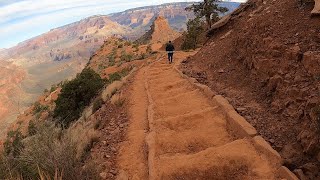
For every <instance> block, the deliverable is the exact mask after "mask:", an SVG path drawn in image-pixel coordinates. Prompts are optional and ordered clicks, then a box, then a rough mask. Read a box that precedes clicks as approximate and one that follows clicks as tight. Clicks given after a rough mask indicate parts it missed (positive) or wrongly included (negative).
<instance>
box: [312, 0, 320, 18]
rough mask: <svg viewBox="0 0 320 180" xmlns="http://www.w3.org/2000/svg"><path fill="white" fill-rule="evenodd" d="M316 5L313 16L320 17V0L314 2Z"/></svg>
mask: <svg viewBox="0 0 320 180" xmlns="http://www.w3.org/2000/svg"><path fill="white" fill-rule="evenodd" d="M314 1H315V4H314V8H313V10H312V11H311V14H312V15H319V14H320V0H314Z"/></svg>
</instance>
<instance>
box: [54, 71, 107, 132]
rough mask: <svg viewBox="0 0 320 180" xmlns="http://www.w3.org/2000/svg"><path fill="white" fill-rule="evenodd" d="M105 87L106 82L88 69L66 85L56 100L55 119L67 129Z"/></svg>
mask: <svg viewBox="0 0 320 180" xmlns="http://www.w3.org/2000/svg"><path fill="white" fill-rule="evenodd" d="M103 86H104V81H103V80H102V79H101V77H100V76H99V75H98V74H97V73H95V72H94V71H93V70H92V69H89V68H86V69H84V70H83V71H82V72H81V73H80V74H78V75H77V77H76V78H75V79H73V80H72V81H69V82H68V83H66V84H65V85H64V86H63V87H62V90H61V94H60V95H59V97H58V99H57V100H56V102H55V103H56V108H55V110H54V117H55V118H57V119H58V122H59V123H60V124H61V125H62V126H65V127H68V126H69V125H70V123H71V122H73V121H74V120H76V119H78V118H79V117H80V115H81V113H82V111H83V110H84V108H85V107H86V106H88V105H89V104H90V102H91V99H92V98H93V97H95V96H96V95H97V94H98V92H99V91H100V90H101V89H102V87H103Z"/></svg>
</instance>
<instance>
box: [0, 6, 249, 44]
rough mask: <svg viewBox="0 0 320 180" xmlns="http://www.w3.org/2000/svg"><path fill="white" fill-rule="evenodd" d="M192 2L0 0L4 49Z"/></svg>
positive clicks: (1, 41)
mask: <svg viewBox="0 0 320 180" xmlns="http://www.w3.org/2000/svg"><path fill="white" fill-rule="evenodd" d="M192 1H195V0H0V48H8V47H11V46H14V45H16V44H17V43H19V42H21V41H23V40H26V39H29V38H31V37H34V36H37V35H40V34H42V33H44V32H47V31H49V30H50V29H52V28H56V27H59V26H62V25H65V24H68V23H72V22H75V21H78V20H80V19H83V18H86V17H88V16H92V15H98V14H109V13H112V12H119V11H123V10H126V9H129V8H134V7H141V6H148V5H157V4H163V3H169V2H192ZM231 1H238V2H239V1H245V0H231Z"/></svg>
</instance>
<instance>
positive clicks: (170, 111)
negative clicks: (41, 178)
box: [118, 52, 280, 180]
mask: <svg viewBox="0 0 320 180" xmlns="http://www.w3.org/2000/svg"><path fill="white" fill-rule="evenodd" d="M193 54H194V52H191V53H190V52H189V53H186V52H177V53H176V54H175V60H176V61H177V62H180V61H182V60H183V59H185V58H187V57H188V56H190V55H193ZM174 66H175V65H174V64H168V63H167V61H166V58H165V56H162V57H161V58H160V59H159V60H156V61H154V62H150V63H149V65H147V66H145V67H143V68H141V69H140V70H139V71H138V72H137V74H136V76H135V78H134V81H133V84H132V85H131V89H130V99H129V100H130V103H129V122H128V123H129V124H128V132H127V137H126V140H125V142H123V143H122V145H121V147H120V151H119V156H118V168H119V169H120V173H119V175H118V178H119V179H121V178H124V177H125V178H126V179H166V180H168V179H190V180H191V179H192V180H194V179H203V180H205V179H239V180H240V179H241V180H243V179H278V177H277V170H278V168H279V166H280V163H279V162H275V161H274V160H271V158H270V157H269V156H267V155H266V154H263V153H262V152H261V151H258V150H257V149H256V147H255V146H254V145H253V141H252V138H236V137H235V136H234V135H233V134H232V133H231V132H230V130H229V129H227V127H226V126H227V125H226V124H227V121H226V118H225V116H224V112H223V111H222V109H221V108H220V106H218V105H217V104H215V103H214V102H212V100H210V99H208V98H207V96H205V95H204V94H203V93H202V92H200V91H199V90H198V89H196V88H195V87H194V86H192V84H191V83H190V82H189V81H188V80H186V79H184V78H182V77H181V76H180V74H179V73H178V72H177V71H176V70H175V69H174Z"/></svg>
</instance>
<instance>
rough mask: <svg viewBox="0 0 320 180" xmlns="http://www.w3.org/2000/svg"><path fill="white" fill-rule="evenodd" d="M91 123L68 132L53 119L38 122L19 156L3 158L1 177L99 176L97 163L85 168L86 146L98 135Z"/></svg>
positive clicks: (26, 139)
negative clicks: (33, 133)
mask: <svg viewBox="0 0 320 180" xmlns="http://www.w3.org/2000/svg"><path fill="white" fill-rule="evenodd" d="M91 124H92V125H91ZM91 124H88V123H83V124H81V123H79V124H78V125H75V126H72V127H70V128H69V129H68V130H65V131H63V130H62V129H61V128H58V127H57V126H56V125H55V124H54V123H52V122H44V123H42V124H37V133H36V134H35V135H33V136H30V137H27V138H25V139H24V140H23V145H24V148H23V149H21V151H20V154H19V155H18V156H2V157H1V158H0V179H59V177H61V176H63V179H70V180H73V179H74V180H77V179H98V178H97V177H98V175H97V174H98V173H97V170H96V169H95V168H94V166H88V167H87V168H83V159H82V158H83V157H84V156H85V151H86V149H87V148H88V147H91V145H92V143H93V142H94V141H96V140H97V138H98V137H99V136H98V135H97V133H96V132H95V130H94V123H91Z"/></svg>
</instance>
